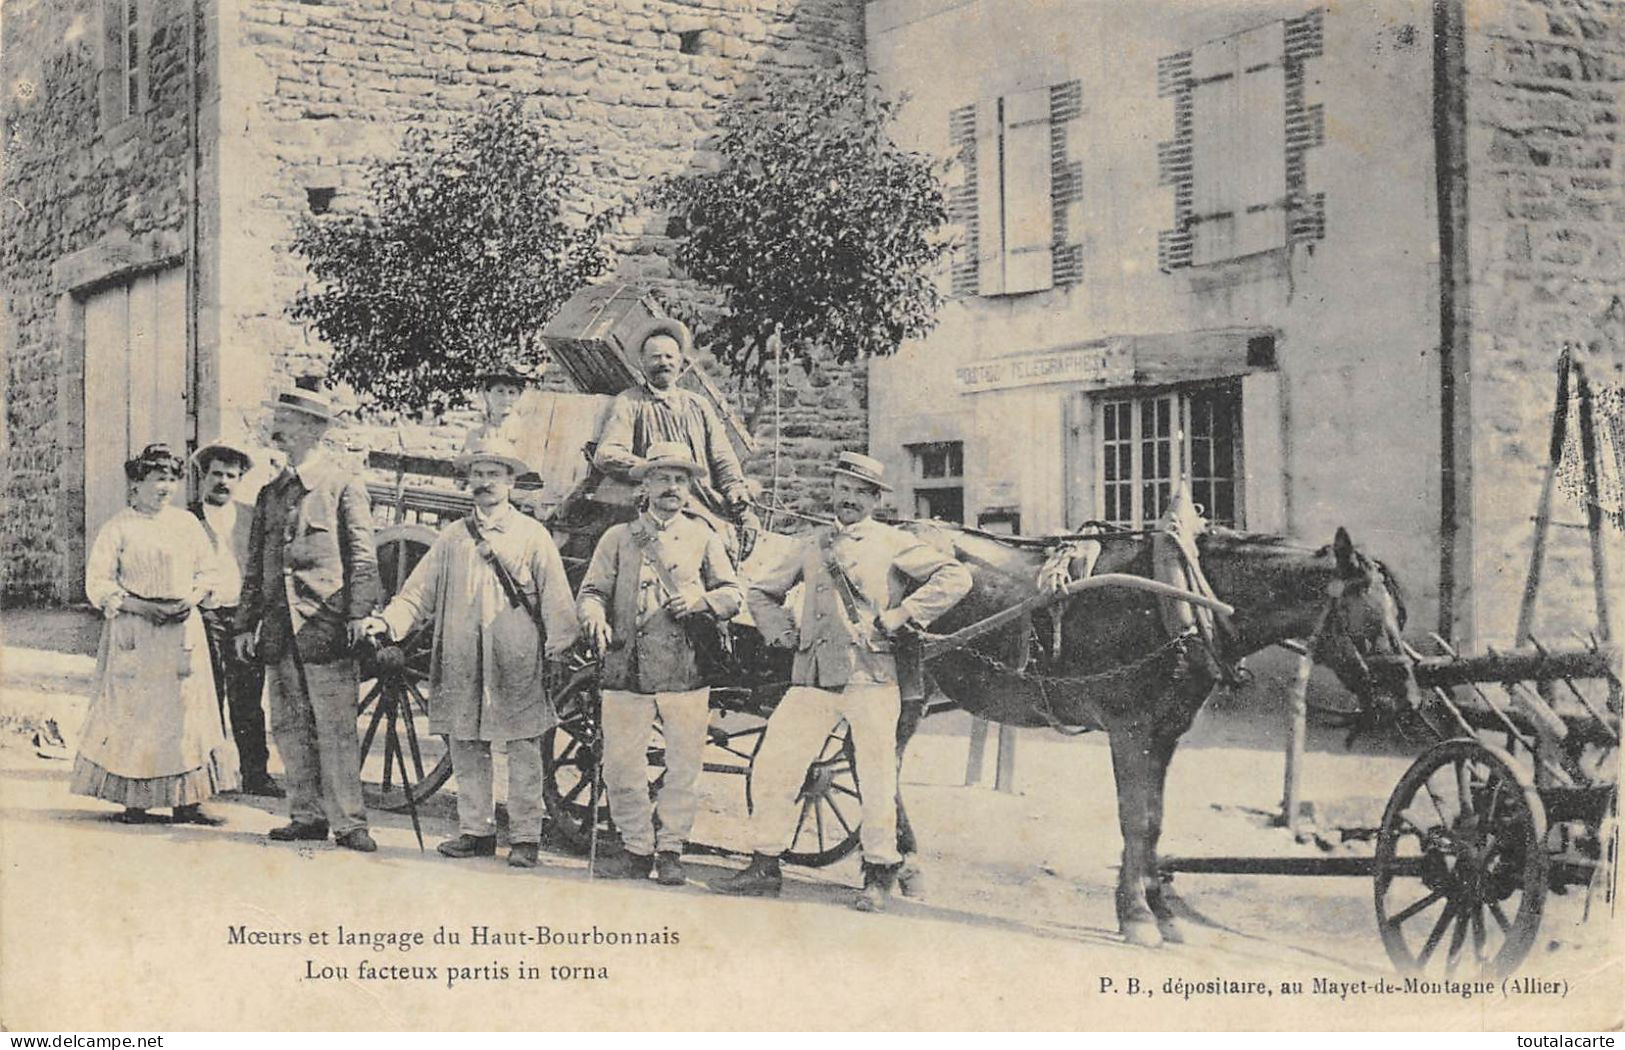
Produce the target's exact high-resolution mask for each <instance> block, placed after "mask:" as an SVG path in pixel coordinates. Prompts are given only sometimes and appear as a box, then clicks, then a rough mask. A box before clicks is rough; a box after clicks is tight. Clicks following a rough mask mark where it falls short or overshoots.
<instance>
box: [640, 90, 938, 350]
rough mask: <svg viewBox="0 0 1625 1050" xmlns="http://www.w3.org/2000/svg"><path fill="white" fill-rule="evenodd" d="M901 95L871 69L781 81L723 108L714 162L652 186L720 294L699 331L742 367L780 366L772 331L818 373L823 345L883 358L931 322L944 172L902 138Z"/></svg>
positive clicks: (689, 265)
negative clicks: (879, 82) (883, 90)
mask: <svg viewBox="0 0 1625 1050" xmlns="http://www.w3.org/2000/svg"><path fill="white" fill-rule="evenodd" d="M897 108H898V103H897V102H894V101H891V100H887V99H884V98H882V97H880V95H879V94H878V92H876V91H875V90H874V89H873V88H872V87H871V86H870V85H869V84H868V82H867V80H866V79H865V76H864V74H863V73H862V72H861V71H851V70H845V69H840V70H834V71H821V72H818V73H814V74H810V75H803V76H797V77H787V78H783V79H778V80H775V81H771V82H769V83H768V84H767V85H766V86H765V87H764V89H763V91H762V94H761V97H760V98H757V99H749V98H742V99H739V100H736V101H734V102H731V103H730V104H728V105H727V106H726V107H725V108H724V109H723V111H722V112H721V114H720V115H719V122H718V139H717V142H716V145H715V149H716V151H717V153H718V154H719V155H720V158H721V164H720V166H718V167H717V168H716V170H713V171H705V172H699V173H693V174H686V175H679V176H675V177H673V178H671V179H670V180H668V181H667V182H665V183H664V184H662V185H661V186H659V187H658V188H657V189H656V190H655V191H654V192H653V193H652V194H651V197H652V199H653V201H654V202H655V203H658V204H660V205H663V206H665V207H666V208H667V209H669V211H670V213H671V216H672V218H673V220H674V222H673V227H672V228H673V231H674V233H675V235H676V238H677V252H676V261H677V263H678V264H679V265H680V266H682V267H683V268H684V269H685V270H687V271H688V273H689V274H690V275H691V276H693V277H694V278H695V279H697V280H699V281H700V282H702V283H704V284H707V285H710V286H712V287H713V288H716V289H717V290H719V291H720V293H721V296H722V305H723V310H722V313H721V315H720V316H719V317H717V318H715V319H714V320H713V321H712V323H711V324H710V325H708V326H707V330H706V331H705V332H704V333H702V341H703V342H704V344H705V345H706V346H707V348H708V349H710V350H711V352H712V353H713V354H715V355H716V357H717V359H718V360H719V361H721V362H722V363H723V364H725V365H727V367H728V368H729V369H731V370H732V371H733V373H734V374H735V375H736V376H739V377H741V378H753V379H755V380H757V381H758V382H759V381H761V380H762V379H763V378H764V376H765V375H766V374H768V373H769V372H770V371H771V368H772V360H773V358H772V353H773V351H772V349H771V340H772V338H773V336H774V335H775V333H777V334H778V336H779V338H780V340H781V341H782V343H783V347H784V353H785V354H786V355H788V357H789V358H790V359H793V360H797V361H799V362H800V363H801V365H802V366H803V368H805V369H807V370H808V371H811V369H812V367H813V364H814V361H815V360H817V358H818V356H819V355H820V354H828V355H831V356H833V358H834V359H835V360H836V361H839V362H848V361H853V360H857V359H859V358H864V357H870V356H885V355H887V354H891V353H893V352H895V351H896V349H897V347H898V346H899V344H901V343H902V341H903V340H904V339H908V338H913V337H918V336H921V335H924V334H925V333H927V332H929V331H930V330H931V328H932V327H933V326H934V325H935V323H936V312H937V308H938V306H939V305H940V304H941V295H940V293H939V291H938V289H937V285H936V280H935V276H934V270H935V267H936V265H937V263H938V260H939V259H940V258H941V256H942V255H943V253H944V252H945V251H947V249H948V247H949V245H948V244H947V243H946V240H945V239H944V238H943V237H942V236H940V234H941V231H942V228H943V226H944V224H945V223H946V222H947V218H948V215H947V208H946V205H945V202H944V194H943V189H942V182H941V174H942V172H941V169H940V167H939V165H938V164H937V163H936V162H934V161H933V160H931V159H930V158H927V157H924V156H922V155H920V154H916V153H911V152H908V151H906V150H904V149H902V148H900V147H899V146H897V145H896V143H894V142H893V141H892V139H891V137H890V134H889V127H890V125H891V124H892V122H893V120H894V119H895V117H896V112H897Z"/></svg>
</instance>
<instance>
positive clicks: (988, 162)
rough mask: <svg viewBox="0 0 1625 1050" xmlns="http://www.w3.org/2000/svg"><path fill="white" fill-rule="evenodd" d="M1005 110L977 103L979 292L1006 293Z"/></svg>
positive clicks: (990, 102)
mask: <svg viewBox="0 0 1625 1050" xmlns="http://www.w3.org/2000/svg"><path fill="white" fill-rule="evenodd" d="M1003 145H1004V107H1003V105H1001V103H1000V100H999V99H983V100H982V101H981V102H978V103H977V104H976V291H977V294H979V295H1001V294H1003V292H1004V165H1003V158H1002V154H1003V152H1004V150H1003Z"/></svg>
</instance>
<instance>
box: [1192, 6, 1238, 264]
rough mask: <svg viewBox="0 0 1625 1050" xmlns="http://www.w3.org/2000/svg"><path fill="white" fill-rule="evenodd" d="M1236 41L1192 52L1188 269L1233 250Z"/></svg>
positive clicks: (1229, 254)
mask: <svg viewBox="0 0 1625 1050" xmlns="http://www.w3.org/2000/svg"><path fill="white" fill-rule="evenodd" d="M1237 43H1238V41H1237V38H1236V37H1233V36H1228V37H1225V38H1224V39H1222V40H1215V41H1212V42H1211V43H1207V44H1203V45H1202V46H1201V47H1199V48H1197V49H1196V50H1195V51H1194V52H1192V53H1191V85H1192V87H1191V139H1192V152H1193V153H1194V154H1195V156H1194V165H1193V167H1194V172H1193V178H1192V184H1191V214H1192V216H1193V218H1194V223H1195V225H1194V228H1193V230H1192V232H1193V234H1194V237H1195V243H1194V246H1193V249H1192V253H1191V262H1192V264H1193V265H1196V266H1200V265H1202V264H1203V263H1211V262H1218V261H1219V260H1221V259H1228V258H1231V257H1232V256H1233V255H1234V254H1235V252H1234V250H1233V249H1234V246H1235V207H1236V200H1235V195H1234V193H1233V190H1234V187H1235V185H1236V168H1237V156H1236V154H1237V151H1238V146H1239V143H1238V142H1237V126H1238V124H1239V123H1240V119H1239V117H1240V114H1239V112H1238V108H1239V100H1238V97H1237V91H1236V69H1237V64H1238V63H1237V51H1238V49H1237Z"/></svg>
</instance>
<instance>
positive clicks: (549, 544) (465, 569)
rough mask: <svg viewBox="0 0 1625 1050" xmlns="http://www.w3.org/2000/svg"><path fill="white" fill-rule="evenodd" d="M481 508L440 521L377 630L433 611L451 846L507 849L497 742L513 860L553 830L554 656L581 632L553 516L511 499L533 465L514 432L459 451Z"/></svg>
mask: <svg viewBox="0 0 1625 1050" xmlns="http://www.w3.org/2000/svg"><path fill="white" fill-rule="evenodd" d="M457 465H458V467H459V468H460V469H461V470H462V471H463V472H464V474H465V475H466V477H467V479H468V487H469V491H470V494H471V495H472V496H473V498H474V510H473V511H472V512H471V513H470V514H469V516H468V517H466V518H464V519H462V520H461V521H457V522H453V523H452V524H450V525H447V526H446V527H445V528H444V529H442V530H441V531H440V535H439V537H438V538H436V539H435V541H434V545H433V546H431V547H430V548H429V551H428V553H427V554H425V555H424V556H423V560H421V561H419V562H418V564H417V567H416V568H415V569H413V570H412V575H411V576H409V577H408V578H407V580H406V583H405V584H404V585H403V586H402V587H401V591H400V593H399V594H397V595H395V597H394V598H392V599H391V600H390V602H389V604H388V605H387V606H385V608H384V610H383V612H382V613H380V614H379V615H377V616H375V617H373V618H372V619H370V620H368V621H367V623H366V627H365V629H366V631H367V633H368V634H371V635H374V636H387V637H390V638H394V639H400V638H404V637H405V636H406V635H407V634H408V633H409V632H410V631H412V630H413V629H414V628H416V627H419V626H421V625H422V624H423V623H425V622H426V621H428V620H431V619H432V620H433V621H434V644H433V648H432V650H431V652H432V659H431V664H430V666H431V671H430V682H429V686H430V689H431V690H432V695H433V696H434V704H433V706H432V708H431V709H430V712H429V731H430V732H431V733H437V734H441V735H444V736H448V737H450V738H451V765H452V769H453V770H454V771H455V772H456V774H457V824H458V832H459V833H458V835H457V837H456V838H454V839H450V840H448V841H446V842H442V843H441V844H440V845H439V847H438V849H439V851H440V853H441V854H442V855H443V856H447V857H452V858H457V859H461V858H465V857H489V856H492V855H494V854H495V853H496V841H497V839H496V801H495V795H494V792H493V785H492V782H491V745H492V744H493V743H502V744H505V745H506V746H507V752H508V843H509V849H508V863H509V864H511V865H512V866H514V867H516V868H533V867H535V866H536V864H537V856H536V851H537V847H538V846H539V845H540V844H541V839H542V741H541V737H542V734H543V733H545V732H546V731H547V730H548V729H550V728H552V727H553V725H554V724H555V723H556V722H557V720H558V719H557V718H556V716H555V715H554V711H553V704H552V700H551V698H550V697H549V696H548V689H547V682H548V678H549V677H550V676H549V674H548V664H549V662H550V661H556V660H558V659H559V658H560V657H561V656H563V654H564V651H565V650H566V649H568V648H569V647H570V645H571V644H572V643H574V641H575V638H576V619H575V609H574V606H573V605H572V603H571V600H570V581H569V580H567V579H565V576H564V562H563V561H562V560H561V559H560V558H559V551H558V548H557V547H555V546H554V545H553V537H552V536H551V535H549V534H548V531H547V526H545V525H543V524H542V523H541V522H539V521H537V520H535V519H534V518H529V517H526V516H525V515H523V514H521V513H519V511H518V510H517V509H516V508H515V507H514V506H513V504H511V503H510V502H509V501H508V497H509V494H510V493H511V491H512V489H513V482H514V479H515V478H517V477H519V476H520V475H521V474H525V473H528V472H529V470H530V468H529V466H528V465H526V464H525V462H524V461H523V460H521V459H520V458H519V455H518V453H517V452H516V451H515V450H514V447H513V444H512V443H511V442H509V441H506V440H504V439H502V438H499V437H493V436H486V437H482V438H480V439H478V440H476V441H475V442H473V445H472V447H470V448H469V449H468V451H466V452H464V453H463V454H462V455H461V456H459V457H458V459H457Z"/></svg>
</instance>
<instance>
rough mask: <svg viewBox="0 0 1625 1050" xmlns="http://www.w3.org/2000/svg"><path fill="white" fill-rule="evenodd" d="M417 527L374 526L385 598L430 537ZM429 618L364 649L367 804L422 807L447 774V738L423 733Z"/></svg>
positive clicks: (426, 712) (408, 572) (363, 730)
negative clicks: (388, 640)
mask: <svg viewBox="0 0 1625 1050" xmlns="http://www.w3.org/2000/svg"><path fill="white" fill-rule="evenodd" d="M434 539H435V533H434V530H433V529H430V528H428V527H426V526H423V525H392V526H390V527H389V528H386V529H381V530H379V531H378V533H377V536H376V539H375V542H376V545H377V551H378V575H379V581H380V583H381V584H382V590H383V592H384V598H385V600H386V601H387V600H388V599H389V598H391V597H393V596H394V595H395V594H396V593H398V592H399V591H400V589H401V585H402V584H404V583H405V582H406V578H407V576H409V575H411V572H412V569H413V567H415V566H416V565H417V563H418V561H419V560H420V559H421V558H422V557H423V555H424V554H426V553H428V550H429V547H430V545H432V544H433V543H434ZM433 635H434V628H433V625H432V624H425V625H424V626H423V627H421V628H419V629H418V630H416V631H414V632H412V634H410V635H408V636H407V637H406V638H403V639H402V640H401V641H399V642H397V643H396V644H395V645H391V646H383V647H380V648H378V649H376V650H368V649H366V648H365V647H364V648H363V651H362V655H361V659H360V664H361V678H362V682H361V706H360V708H359V711H358V713H357V717H358V719H359V723H358V731H359V733H360V737H361V780H362V784H363V786H364V787H365V788H366V791H367V794H368V796H369V799H368V800H369V802H370V803H371V804H372V805H374V806H376V807H378V808H380V809H386V810H391V811H394V812H397V813H399V812H405V811H406V810H408V809H410V808H412V807H414V806H417V805H421V804H422V803H423V802H424V800H426V799H427V798H428V797H429V796H430V795H433V794H434V793H435V792H436V791H439V790H440V789H441V788H442V787H443V786H445V783H446V781H447V780H448V779H450V777H451V754H450V752H449V750H448V749H447V746H446V742H445V741H444V740H443V739H441V738H438V737H435V736H432V735H430V733H429V646H430V642H431V641H432V639H433Z"/></svg>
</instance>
